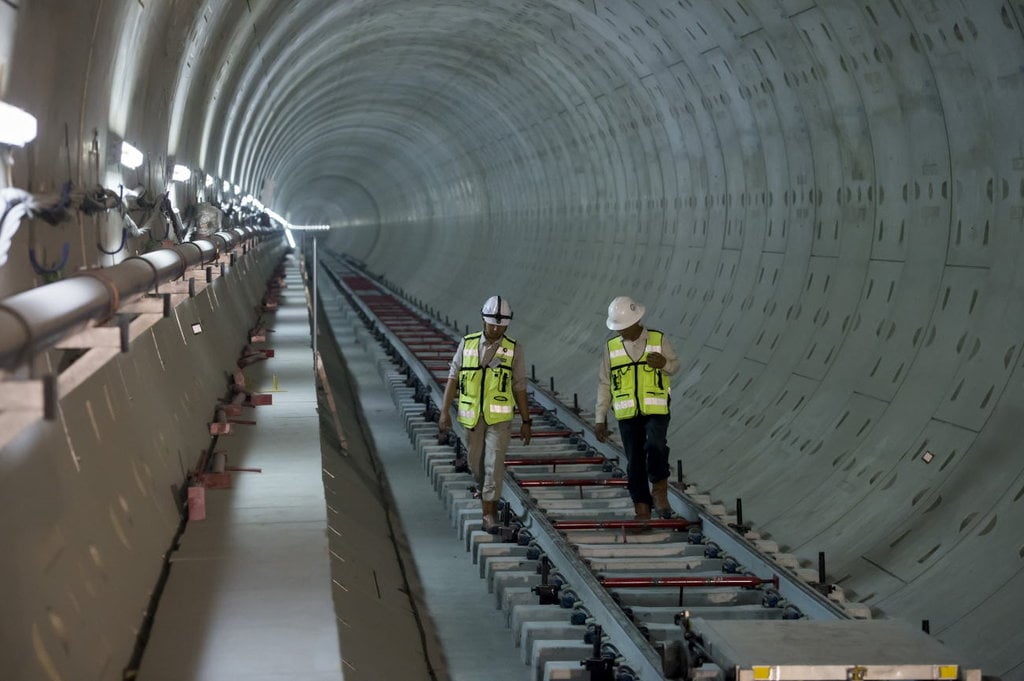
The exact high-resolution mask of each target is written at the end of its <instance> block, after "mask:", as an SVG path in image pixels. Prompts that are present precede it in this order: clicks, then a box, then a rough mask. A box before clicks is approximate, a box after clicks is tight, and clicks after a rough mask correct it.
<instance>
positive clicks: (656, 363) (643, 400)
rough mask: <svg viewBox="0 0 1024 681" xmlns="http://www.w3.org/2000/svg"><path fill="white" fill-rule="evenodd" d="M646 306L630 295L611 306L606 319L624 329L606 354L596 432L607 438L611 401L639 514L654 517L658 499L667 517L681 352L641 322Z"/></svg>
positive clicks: (600, 373)
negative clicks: (672, 411)
mask: <svg viewBox="0 0 1024 681" xmlns="http://www.w3.org/2000/svg"><path fill="white" fill-rule="evenodd" d="M644 312H645V308H644V306H643V305H641V304H640V303H638V302H636V301H635V300H633V299H632V298H629V297H627V296H619V297H618V298H616V299H615V300H613V301H612V302H611V304H610V305H609V306H608V319H607V321H606V322H605V323H606V325H607V326H608V328H609V329H611V330H612V331H618V335H617V336H615V337H614V338H612V339H610V340H609V341H608V344H607V347H606V348H605V351H604V352H603V353H602V354H601V368H600V370H599V371H598V374H597V382H598V387H597V406H596V408H595V414H596V416H595V422H596V426H595V434H596V435H597V439H598V440H600V441H601V442H604V441H605V439H606V438H607V437H608V425H607V418H608V408H609V407H611V408H612V410H613V411H614V413H615V418H616V420H617V421H618V423H619V435H620V436H621V437H622V447H623V449H624V450H625V452H626V460H627V462H628V467H627V474H628V476H629V495H630V497H632V499H633V510H634V513H635V517H636V519H637V520H649V519H650V517H651V506H652V505H653V506H654V507H655V509H656V510H657V512H658V514H659V515H661V516H662V517H668V516H670V515H671V514H672V509H671V506H670V505H669V501H668V476H669V474H670V473H671V468H670V466H669V462H668V442H667V434H668V422H669V403H670V393H671V390H670V388H671V379H670V376H672V375H673V374H675V373H676V372H677V371H678V370H679V357H678V356H677V355H676V353H675V350H673V349H672V345H671V344H670V343H669V341H668V338H667V337H666V336H665V334H663V333H662V332H661V331H655V330H654V329H647V328H644V326H643V324H641V320H642V319H643V316H644ZM648 482H650V483H651V484H650V485H648Z"/></svg>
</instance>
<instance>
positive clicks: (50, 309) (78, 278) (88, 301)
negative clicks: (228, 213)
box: [0, 228, 277, 369]
mask: <svg viewBox="0 0 1024 681" xmlns="http://www.w3.org/2000/svg"><path fill="white" fill-rule="evenodd" d="M274 231H275V232H276V231H277V230H274ZM271 233H272V232H268V233H267V234H271ZM260 234H261V233H260V232H256V231H255V230H253V229H250V228H246V229H235V230H232V231H230V232H217V233H216V234H214V235H213V238H211V239H208V240H206V239H198V240H196V241H192V242H187V243H184V244H178V245H176V246H173V247H171V248H161V249H158V250H155V251H152V252H150V253H146V254H145V255H140V256H135V257H132V258H127V259H125V260H123V261H122V262H120V263H118V264H117V265H114V266H113V267H107V268H104V269H97V270H88V271H85V272H80V273H77V274H75V275H73V276H71V277H69V278H67V279H63V280H61V281H57V282H54V283H52V284H47V285H45V286H39V287H37V288H34V289H31V290H29V291H24V292H22V293H18V294H15V295H13V296H10V297H9V298H6V299H5V300H3V301H0V368H2V369H13V368H14V367H16V366H18V365H19V364H21V363H23V362H25V361H26V360H28V359H29V358H30V357H32V356H33V355H34V354H35V353H37V352H39V351H41V350H45V349H47V348H49V347H52V346H53V345H55V344H56V343H57V342H58V341H60V340H62V339H64V338H67V337H68V336H70V335H72V334H74V333H76V332H77V331H79V330H81V329H82V328H83V327H84V326H86V325H87V324H88V323H89V322H92V321H94V320H103V319H106V318H109V317H110V316H112V315H113V314H114V313H116V312H117V310H118V308H119V307H120V306H121V305H122V304H123V303H125V302H127V301H129V300H131V299H132V298H134V297H136V296H139V295H141V294H143V293H146V292H147V291H156V290H157V288H158V287H159V285H160V284H161V283H164V282H167V281H173V280H175V279H180V278H182V277H184V276H185V273H186V271H187V270H188V269H189V268H192V267H200V266H202V265H205V264H207V263H209V262H212V261H214V260H216V259H217V258H218V257H219V255H220V254H221V253H226V252H228V251H231V250H232V249H233V248H235V247H236V246H238V245H239V244H241V243H242V242H243V241H247V240H249V239H252V238H254V237H255V236H258V235H260Z"/></svg>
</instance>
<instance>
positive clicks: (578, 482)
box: [517, 478, 629, 487]
mask: <svg viewBox="0 0 1024 681" xmlns="http://www.w3.org/2000/svg"><path fill="white" fill-rule="evenodd" d="M517 482H518V483H519V486H520V487H625V486H626V485H628V484H629V481H628V480H626V479H625V478H577V479H572V478H556V479H554V480H517Z"/></svg>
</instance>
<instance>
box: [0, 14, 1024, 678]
mask: <svg viewBox="0 0 1024 681" xmlns="http://www.w3.org/2000/svg"><path fill="white" fill-rule="evenodd" d="M5 11H6V10H5ZM9 15H11V16H13V17H14V23H13V24H12V25H10V26H9V27H8V29H7V33H6V34H7V35H10V36H13V37H12V39H11V41H10V57H9V59H7V60H8V61H9V62H10V68H9V69H7V70H6V75H5V76H3V77H4V78H5V79H6V80H5V81H4V82H3V83H0V93H3V98H4V99H5V101H13V102H16V103H18V104H19V105H21V106H24V107H25V108H27V109H28V110H30V111H32V112H34V113H35V114H36V115H37V116H38V117H39V120H40V130H41V133H40V137H39V139H38V140H37V141H36V143H35V144H34V148H33V152H32V153H33V154H34V160H33V166H32V167H33V181H34V182H35V183H36V187H35V188H36V189H46V188H53V187H56V186H58V185H59V183H60V182H61V181H63V179H64V176H65V175H66V172H65V171H64V170H63V168H64V167H65V163H66V162H67V161H66V152H63V151H62V148H63V145H64V134H63V130H64V124H65V122H67V123H68V124H69V129H70V130H71V134H72V135H73V136H74V135H76V131H77V135H78V137H77V138H76V139H77V141H79V142H81V144H79V147H80V148H82V149H85V148H86V147H87V146H88V145H87V142H88V139H89V138H90V135H89V134H88V131H90V130H91V129H93V128H96V129H97V130H98V131H99V138H100V140H101V143H102V144H106V135H107V131H108V130H110V131H111V132H112V133H114V134H116V135H119V136H120V137H122V138H124V139H131V140H134V141H135V142H137V143H138V144H139V145H140V146H141V147H144V148H145V149H146V150H147V152H148V153H152V154H154V155H158V156H160V158H159V159H156V158H154V162H153V164H152V165H153V166H155V170H152V169H151V170H150V171H147V172H150V173H155V175H154V176H159V175H160V173H161V172H162V165H163V164H164V163H165V162H166V161H168V160H169V158H170V157H172V156H173V158H174V159H176V160H178V161H179V162H185V163H188V164H190V165H191V166H193V167H195V168H202V169H205V172H207V173H209V174H211V175H212V176H215V177H216V178H218V180H220V179H226V180H229V181H230V182H232V183H239V184H241V185H243V186H245V187H247V188H248V190H249V191H251V192H252V193H254V194H261V193H262V194H263V195H264V196H265V197H266V196H269V197H271V198H272V205H273V206H274V208H275V210H277V211H278V212H280V213H282V214H285V215H288V216H290V219H291V220H292V221H293V222H297V223H299V222H305V223H331V224H333V226H334V230H333V231H332V233H331V234H330V236H329V237H327V238H326V245H327V246H328V247H329V248H332V249H334V250H338V251H342V252H345V253H348V254H350V255H352V256H354V257H356V258H358V259H360V260H362V261H364V262H365V263H366V264H367V266H368V267H369V268H370V270H372V271H374V272H377V273H380V274H382V275H384V276H386V277H387V278H388V279H389V280H390V281H391V282H393V283H395V284H396V285H398V286H401V287H402V288H403V289H405V290H406V291H410V292H412V293H413V295H415V296H416V297H418V298H420V299H422V300H423V301H424V302H426V303H427V304H428V305H430V306H431V307H434V308H437V309H439V310H441V311H442V313H443V314H444V315H447V316H450V317H451V318H452V319H454V320H457V321H458V323H459V325H460V326H462V325H466V324H468V325H469V326H470V327H475V326H476V325H477V323H478V322H477V319H478V310H479V305H480V302H481V301H482V300H483V299H484V298H486V297H487V296H489V295H491V294H492V293H496V292H497V293H501V295H503V296H505V297H507V298H508V299H509V300H511V301H512V302H513V305H514V308H515V310H516V319H515V323H514V326H513V329H512V335H514V336H515V337H517V338H518V339H519V340H520V341H522V342H523V346H524V348H525V349H526V352H527V353H528V359H529V361H530V363H532V364H536V365H537V368H538V373H539V374H540V375H542V376H545V377H546V376H548V375H551V376H553V377H554V380H555V382H556V385H557V387H558V389H559V390H560V391H561V392H562V393H563V394H572V393H578V394H579V395H580V398H581V402H582V403H583V404H585V405H589V404H590V403H591V399H592V397H591V396H592V393H593V390H594V386H595V375H594V374H595V371H596V366H597V356H598V353H599V352H600V351H601V347H602V345H603V342H604V339H605V337H606V332H605V329H604V328H603V324H602V320H603V317H604V310H605V308H606V306H607V304H608V301H609V300H611V298H612V297H614V296H616V295H619V294H623V293H625V294H631V295H634V296H636V297H638V298H640V299H641V300H642V301H643V302H644V303H645V304H646V305H647V307H648V310H649V313H648V319H649V321H650V323H651V324H652V325H653V326H655V327H656V328H661V329H662V330H664V331H665V332H666V333H668V334H669V335H670V337H671V338H672V339H673V342H674V343H675V345H676V347H677V348H678V349H679V352H680V355H681V357H683V359H684V369H683V371H682V373H681V376H680V377H679V380H678V382H677V386H678V387H677V390H676V392H675V398H676V401H675V405H674V409H673V413H674V419H673V425H672V429H671V438H672V446H673V451H674V457H676V458H680V459H681V460H682V461H683V463H684V467H685V468H686V470H687V474H688V475H689V476H690V477H691V478H692V479H693V480H695V481H696V482H697V483H698V484H699V485H700V486H702V487H704V488H707V489H708V490H709V491H710V492H711V493H712V494H713V495H714V496H715V497H716V498H720V499H722V500H724V501H726V502H731V500H732V499H735V498H737V497H742V498H743V500H744V504H745V506H746V508H747V510H748V514H749V515H750V516H751V517H752V518H753V519H754V521H755V522H756V523H758V525H759V526H760V527H761V529H763V530H764V531H766V532H768V533H770V534H771V535H772V536H773V538H774V539H776V540H777V541H779V542H780V543H782V544H785V545H787V546H788V547H790V549H791V550H792V551H793V552H794V553H796V554H797V555H798V556H800V557H801V558H803V559H806V560H810V559H812V558H813V556H814V555H815V554H816V553H817V551H819V550H824V551H826V553H827V554H828V556H829V565H830V573H831V576H832V578H833V579H836V580H840V581H841V583H842V586H844V587H845V588H846V589H847V590H848V591H849V592H851V593H853V594H854V595H855V597H856V598H857V599H863V600H864V602H866V603H867V604H868V605H870V606H871V607H872V608H874V609H876V610H877V611H878V612H879V613H882V614H885V615H887V616H896V617H901V618H904V619H908V620H911V621H914V620H918V619H923V618H928V619H930V620H931V624H932V631H933V632H934V633H935V635H936V636H937V637H938V638H940V639H941V640H943V641H944V642H945V643H947V644H948V645H950V646H952V647H953V648H954V649H956V650H958V651H960V652H963V653H964V654H966V655H968V656H970V657H971V658H972V659H974V660H976V661H977V662H978V663H979V664H981V665H982V666H983V668H985V669H986V670H987V671H988V672H989V673H993V674H1003V675H1005V676H1006V677H1007V678H1024V652H1021V651H1022V650H1024V645H1021V643H1022V639H1021V636H1022V634H1021V628H1020V627H1019V626H1018V625H1017V624H1016V615H1017V612H1018V610H1019V604H1020V603H1021V602H1024V578H1022V566H1024V564H1022V560H1024V548H1021V540H1020V535H1019V531H1017V527H1018V525H1019V523H1018V521H1019V520H1021V519H1022V518H1024V500H1022V498H1024V464H1022V461H1024V459H1022V458H1021V457H1020V456H1019V444H1018V442H1017V438H1016V428H1015V426H1016V421H1017V420H1018V419H1017V415H1018V414H1019V413H1020V411H1021V408H1022V407H1024V395H1022V383H1021V381H1020V374H1019V371H1020V369H1019V365H1020V363H1021V348H1022V338H1024V333H1022V331H1024V310H1022V309H1021V300H1022V299H1024V296H1022V295H1021V293H1022V289H1024V286H1022V282H1021V274H1022V272H1024V268H1022V266H1021V263H1020V262H1019V261H1020V255H1019V254H1021V253H1022V252H1024V249H1022V248H1021V246H1022V244H1021V230H1020V225H1021V219H1022V216H1024V174H1022V173H1024V161H1022V160H1021V159H1022V158H1024V152H1022V151H1021V145H1022V144H1024V141H1022V139H1021V135H1020V126H1019V120H1018V116H1017V113H1016V112H1017V111H1019V110H1020V108H1021V104H1022V103H1024V102H1022V99H1024V76H1021V72H1020V68H1019V65H1020V64H1021V63H1024V61H1022V59H1021V58H1022V56H1024V49H1022V47H1024V46H1022V40H1021V38H1022V36H1021V19H1022V17H1024V6H1021V5H1020V4H1019V3H1010V2H999V3H997V2H990V3H982V4H980V5H974V6H968V5H967V4H965V3H960V2H955V1H953V0H949V1H942V2H932V3H911V2H905V1H904V2H901V1H899V0H885V1H883V0H866V1H865V2H860V3H854V2H848V1H845V0H844V1H836V2H829V3H815V2H812V1H810V0H776V1H773V2H765V3H760V2H759V3H751V2H743V1H742V0H738V1H736V0H722V1H720V2H712V1H710V0H708V1H703V2H698V1H692V2H687V1H680V2H670V1H669V0H659V1H656V2H655V1H652V2H649V3H648V2H644V3H627V2H617V1H616V2H582V1H571V0H557V1H552V2H526V1H523V2H514V3H507V2H484V1H482V0H476V1H472V2H470V1H464V2H436V3H410V2H406V1H403V0H386V1H380V0H375V1H372V2H371V1H370V0H353V1H350V2H343V3H332V4H331V5H330V6H329V7H323V6H321V5H319V4H317V5H316V6H314V4H313V3H310V4H308V5H303V4H289V3H247V4H246V3H214V2H209V1H207V0H190V1H189V2H187V3H177V4H175V5H174V6H173V7H170V6H160V5H156V6H151V4H150V3H138V4H134V3H127V4H126V5H125V6H115V3H103V2H85V3H76V7H75V8H69V7H64V6H63V5H62V4H60V3H55V2H23V3H20V4H19V7H18V9H17V11H16V12H13V13H10V12H9ZM83 26H88V28H89V30H87V31H83V30H82V27H83ZM44 38H45V39H44ZM55 41H60V42H61V43H62V44H63V45H65V49H67V50H68V51H69V53H70V54H72V55H73V56H74V58H72V59H68V60H59V59H56V58H55V57H54V55H53V54H52V53H51V50H50V48H48V47H46V46H47V45H49V44H52V43H53V42H55ZM0 44H2V43H0ZM126 54H128V55H131V56H130V57H129V58H126ZM0 56H3V55H0ZM67 83H74V84H77V87H75V88H70V89H69V88H67V87H61V84H65V85H66V84H67ZM79 90H80V91H81V92H79ZM163 150H166V153H163ZM85 153H86V152H85V151H83V152H82V154H81V155H80V158H79V155H76V157H75V159H73V160H76V161H77V162H76V163H73V170H72V175H74V176H75V179H76V182H77V183H78V184H88V180H87V179H86V178H87V177H88V176H89V173H90V170H89V165H88V161H87V157H86V156H85ZM62 154H64V156H62ZM83 159H85V160H83ZM162 162H164V163H162ZM26 165H27V164H26V163H23V162H21V159H19V162H18V163H17V164H16V165H15V172H14V178H15V184H19V182H20V184H21V185H22V186H23V185H24V184H25V183H26V182H27V175H26V172H27V167H26ZM126 175H127V174H126ZM158 184H159V183H158ZM161 186H162V185H161ZM264 200H265V202H266V203H268V205H271V201H270V200H269V199H266V198H265V199H264ZM118 229H119V228H117V227H116V226H115V225H113V224H102V225H100V226H99V227H98V230H99V231H100V232H103V233H105V234H113V233H114V232H115V231H118ZM25 231H26V230H23V232H22V233H19V235H18V237H17V239H18V241H16V246H17V247H21V246H22V245H23V244H24V243H25V242H26V241H25V240H26V239H27V238H28V237H27V234H25ZM36 238H37V239H38V240H39V242H40V243H41V244H44V245H46V246H49V247H50V248H51V249H56V248H59V246H60V244H61V243H62V242H63V241H65V240H66V239H67V237H66V236H62V235H61V234H59V233H57V232H52V231H40V232H39V233H38V234H37V235H36ZM83 244H84V241H83ZM88 264H90V263H89V262H88V259H87V256H86V254H85V249H84V246H83V248H82V252H79V251H78V249H77V248H76V249H75V252H74V253H73V257H72V264H71V266H72V267H77V266H82V265H88ZM32 283H33V280H32V273H31V271H30V270H27V269H25V267H24V265H22V264H18V263H14V262H13V261H12V263H11V265H10V266H8V267H5V268H4V270H3V271H0V290H2V291H3V293H4V296H5V297H6V295H9V294H10V293H13V292H16V291H20V290H24V289H25V288H26V287H29V286H31V285H32ZM925 451H929V452H932V453H933V454H934V459H933V460H932V462H931V463H927V464H926V463H924V461H923V459H922V458H921V456H922V454H923V453H924V452H925ZM979 574H983V575H984V578H982V579H978V578H977V575H979Z"/></svg>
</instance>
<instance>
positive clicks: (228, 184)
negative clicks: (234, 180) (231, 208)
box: [222, 180, 231, 194]
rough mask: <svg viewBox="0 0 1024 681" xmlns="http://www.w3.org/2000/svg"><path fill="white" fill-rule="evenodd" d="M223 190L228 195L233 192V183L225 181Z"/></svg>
mask: <svg viewBox="0 0 1024 681" xmlns="http://www.w3.org/2000/svg"><path fill="white" fill-rule="evenodd" d="M222 189H223V191H224V193H225V194H227V193H228V192H229V191H231V183H230V182H228V181H227V180H224V186H223V187H222Z"/></svg>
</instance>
